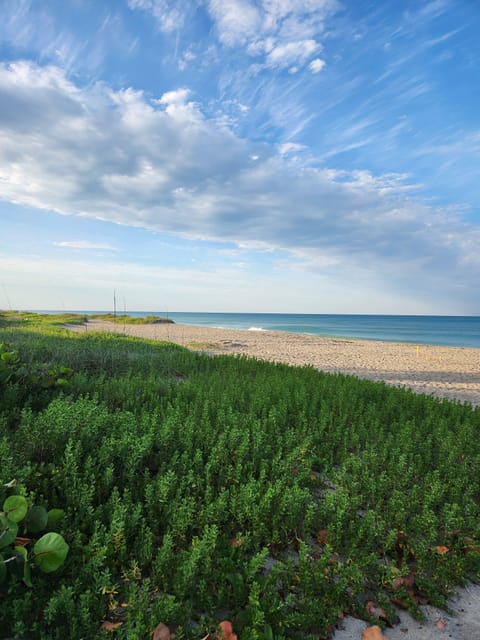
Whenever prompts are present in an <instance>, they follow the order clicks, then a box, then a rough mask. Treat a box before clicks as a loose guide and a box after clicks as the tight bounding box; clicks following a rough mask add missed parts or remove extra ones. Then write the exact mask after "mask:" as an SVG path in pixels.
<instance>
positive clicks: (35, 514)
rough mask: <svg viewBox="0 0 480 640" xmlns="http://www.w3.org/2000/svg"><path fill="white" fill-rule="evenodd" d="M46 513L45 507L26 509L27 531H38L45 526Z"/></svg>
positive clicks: (46, 520)
mask: <svg viewBox="0 0 480 640" xmlns="http://www.w3.org/2000/svg"><path fill="white" fill-rule="evenodd" d="M47 522H48V513H47V510H46V509H45V507H31V508H30V509H29V510H28V513H27V517H26V519H25V524H26V525H27V531H28V532H29V533H38V532H39V531H43V529H45V527H46V526H47Z"/></svg>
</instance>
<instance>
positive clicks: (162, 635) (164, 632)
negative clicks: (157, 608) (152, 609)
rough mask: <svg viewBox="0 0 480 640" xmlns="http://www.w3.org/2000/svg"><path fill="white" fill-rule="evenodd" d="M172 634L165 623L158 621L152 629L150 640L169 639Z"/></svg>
mask: <svg viewBox="0 0 480 640" xmlns="http://www.w3.org/2000/svg"><path fill="white" fill-rule="evenodd" d="M171 637H172V634H171V633H170V629H169V628H168V627H167V625H166V624H163V622H160V623H159V624H157V626H156V627H155V629H154V631H153V638H152V640H171Z"/></svg>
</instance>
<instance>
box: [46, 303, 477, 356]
mask: <svg viewBox="0 0 480 640" xmlns="http://www.w3.org/2000/svg"><path fill="white" fill-rule="evenodd" d="M43 313H45V311H44V312H43ZM56 313H65V310H63V311H57V312H56ZM74 313H107V312H99V311H82V312H80V311H76V312H74ZM109 313H111V310H110V311H109ZM118 313H120V311H118ZM127 313H128V314H129V315H132V316H139V317H141V316H146V315H161V316H167V317H169V318H171V319H172V320H173V321H174V322H176V323H177V324H188V325H196V326H201V327H222V328H225V329H246V330H250V331H290V332H292V333H306V334H311V335H317V336H337V337H342V338H363V339H367V340H386V341H389V342H410V343H414V344H432V345H448V346H456V347H477V348H480V316H396V315H343V314H342V315H336V314H302V313H187V312H166V311H142V312H139V311H129V310H127Z"/></svg>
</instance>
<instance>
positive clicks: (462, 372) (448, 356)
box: [68, 320, 480, 406]
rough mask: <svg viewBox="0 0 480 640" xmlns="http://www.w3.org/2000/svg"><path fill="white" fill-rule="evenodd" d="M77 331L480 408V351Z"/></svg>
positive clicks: (200, 330)
mask: <svg viewBox="0 0 480 640" xmlns="http://www.w3.org/2000/svg"><path fill="white" fill-rule="evenodd" d="M68 328H69V329H73V330H76V331H108V332H113V333H119V334H122V335H127V336H132V337H139V338H146V339H149V340H158V341H166V342H172V343H175V344H178V345H180V346H183V347H186V348H188V349H192V350H195V351H202V352H205V353H209V354H211V355H220V354H224V355H242V356H247V357H252V358H257V359H259V360H269V361H273V362H282V363H285V364H289V365H293V366H306V365H307V366H312V367H314V368H316V369H319V370H321V371H325V372H328V373H340V374H346V375H353V376H356V377H358V378H364V379H368V380H372V381H376V382H378V381H383V382H385V383H387V384H389V385H393V386H399V387H406V388H409V389H411V390H412V391H414V392H416V393H424V394H428V395H433V396H436V397H439V398H446V399H448V400H458V401H460V402H469V403H471V404H472V405H474V406H480V349H476V348H473V347H447V346H436V345H416V344H412V343H404V342H384V341H380V340H363V339H357V338H336V337H331V336H313V335H309V334H301V333H287V332H282V331H263V330H262V331H252V330H247V329H223V328H213V327H200V326H193V325H182V324H139V325H129V324H115V323H113V322H104V321H99V320H89V321H88V322H87V323H86V324H84V325H80V326H78V325H77V326H74V325H70V326H68Z"/></svg>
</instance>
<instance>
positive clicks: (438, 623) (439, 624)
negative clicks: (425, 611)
mask: <svg viewBox="0 0 480 640" xmlns="http://www.w3.org/2000/svg"><path fill="white" fill-rule="evenodd" d="M435 626H436V627H437V629H439V630H440V631H445V627H446V626H447V625H446V624H445V622H444V621H443V620H441V619H439V620H437V621H436V622H435Z"/></svg>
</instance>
